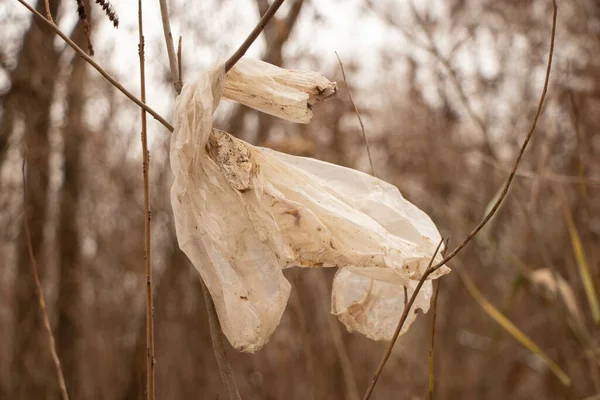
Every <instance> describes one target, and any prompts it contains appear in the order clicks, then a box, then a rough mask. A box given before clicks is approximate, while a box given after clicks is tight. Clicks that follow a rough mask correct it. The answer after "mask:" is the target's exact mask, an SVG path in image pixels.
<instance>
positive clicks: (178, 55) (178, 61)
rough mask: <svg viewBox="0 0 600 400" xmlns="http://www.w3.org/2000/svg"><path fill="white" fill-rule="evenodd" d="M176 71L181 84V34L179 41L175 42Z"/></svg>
mask: <svg viewBox="0 0 600 400" xmlns="http://www.w3.org/2000/svg"><path fill="white" fill-rule="evenodd" d="M177 71H178V72H179V81H180V82H181V84H182V85H183V72H182V71H181V36H179V43H178V44H177Z"/></svg>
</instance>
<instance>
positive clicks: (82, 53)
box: [17, 0, 173, 132]
mask: <svg viewBox="0 0 600 400" xmlns="http://www.w3.org/2000/svg"><path fill="white" fill-rule="evenodd" d="M17 1H18V2H19V3H21V4H22V5H23V6H24V7H25V8H27V9H28V10H29V11H31V12H32V13H33V14H34V15H35V16H36V17H38V18H40V19H41V20H42V21H44V22H45V23H46V25H48V26H49V27H50V28H51V29H52V30H53V31H54V32H55V33H56V34H57V35H58V36H60V37H61V38H62V40H64V41H65V42H66V43H67V44H68V45H69V46H71V47H72V48H73V50H75V52H77V54H79V55H80V56H81V58H83V59H84V60H85V61H87V62H88V63H89V64H90V65H91V66H92V67H94V69H95V70H96V71H98V72H99V73H100V75H102V76H103V77H104V78H105V79H106V80H107V81H109V82H110V83H111V84H112V85H113V86H114V87H116V88H117V89H118V90H119V91H120V92H121V93H123V94H124V95H125V96H127V97H128V98H129V99H130V100H131V101H133V102H134V103H135V104H137V105H138V106H140V107H141V108H143V109H144V110H146V111H147V112H148V114H150V115H152V116H153V117H154V118H155V119H156V120H157V121H158V122H160V123H161V124H163V125H164V127H165V128H167V129H168V130H169V131H171V132H173V125H171V124H170V123H168V122H167V121H166V120H165V119H164V118H163V117H161V116H160V114H158V113H157V112H156V111H154V110H153V109H152V108H151V107H150V106H149V105H147V104H146V103H144V102H143V101H141V100H140V99H138V98H137V97H135V96H134V95H133V94H131V92H129V91H128V90H127V89H125V87H123V85H121V84H120V83H119V82H118V81H117V80H116V79H115V78H113V77H112V76H111V75H110V74H109V73H108V72H106V71H105V70H104V69H103V68H102V67H101V66H100V65H98V63H96V61H94V59H92V58H91V57H90V56H88V55H87V54H86V52H85V51H83V50H82V49H81V48H80V47H79V46H77V44H75V42H73V41H72V40H71V39H70V38H69V37H68V36H67V35H66V34H65V33H64V32H62V31H61V30H60V29H59V28H58V26H56V24H54V23H53V22H51V21H48V20H47V19H46V18H45V17H44V16H43V15H42V14H40V13H39V12H38V11H37V10H36V9H35V8H33V7H31V6H30V5H29V4H27V2H25V0H17Z"/></svg>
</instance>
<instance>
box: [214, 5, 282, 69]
mask: <svg viewBox="0 0 600 400" xmlns="http://www.w3.org/2000/svg"><path fill="white" fill-rule="evenodd" d="M283 1H284V0H275V1H274V2H273V4H271V6H270V7H269V9H268V10H267V12H265V14H264V15H263V16H262V18H261V19H260V21H258V24H256V26H255V27H254V29H253V30H252V32H250V34H249V35H248V37H247V38H246V40H244V42H243V43H242V44H241V46H240V47H239V48H238V49H237V50H236V51H235V53H233V55H232V56H231V57H229V59H228V60H227V61H226V62H225V72H229V70H230V69H231V68H232V67H233V66H234V65H235V63H237V62H238V61H239V60H240V58H242V57H243V56H244V54H246V51H248V49H249V48H250V46H251V45H252V43H254V41H255V40H256V38H257V37H258V35H260V33H261V32H262V31H263V30H264V29H265V26H267V24H268V23H269V21H270V20H271V18H273V16H274V15H275V13H276V12H277V10H278V9H279V7H281V5H282V4H283Z"/></svg>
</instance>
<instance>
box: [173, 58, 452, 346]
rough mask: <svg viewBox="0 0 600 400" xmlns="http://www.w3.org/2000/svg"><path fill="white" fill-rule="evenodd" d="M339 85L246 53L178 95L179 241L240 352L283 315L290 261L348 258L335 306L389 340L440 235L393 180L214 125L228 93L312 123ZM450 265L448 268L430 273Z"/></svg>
mask: <svg viewBox="0 0 600 400" xmlns="http://www.w3.org/2000/svg"><path fill="white" fill-rule="evenodd" d="M249 71H250V72H249ZM261 71H263V72H261ZM336 90H337V86H336V85H335V83H333V82H329V81H328V80H327V79H326V78H324V77H323V76H322V75H320V74H317V73H312V72H302V71H294V70H284V69H281V68H278V67H274V66H272V65H270V64H267V63H264V62H262V61H257V60H252V59H246V58H243V59H242V60H240V62H238V64H236V66H234V68H233V69H232V70H231V71H230V72H229V73H228V74H227V75H226V74H225V71H224V67H223V66H221V65H220V66H217V67H214V68H212V69H210V70H208V71H206V72H204V73H203V74H202V76H201V77H200V79H198V80H197V81H195V82H192V83H189V84H187V85H185V86H184V88H183V91H182V92H181V94H180V95H179V97H178V98H177V101H176V105H175V131H174V133H173V136H172V139H171V168H172V170H173V174H174V176H175V181H174V184H173V187H172V190H171V202H172V206H173V213H174V216H175V225H176V231H177V239H178V242H179V246H180V248H181V249H182V250H183V251H184V252H185V254H186V255H187V256H188V258H189V259H190V260H191V261H192V263H193V265H194V266H195V268H196V269H197V270H198V271H199V272H200V274H201V276H202V278H203V279H204V281H205V283H206V285H207V287H208V289H209V291H210V293H211V295H212V297H213V300H214V303H215V307H216V309H217V314H218V316H219V321H220V323H221V327H222V329H223V332H224V334H225V336H226V337H227V338H228V340H229V341H230V343H231V344H232V346H233V347H234V348H236V349H237V350H240V351H246V352H255V351H257V350H259V349H260V348H261V347H262V346H264V345H265V344H266V343H267V342H268V340H269V338H270V337H271V335H272V333H273V332H274V330H275V329H276V328H277V326H278V325H279V322H280V319H281V315H282V314H283V312H284V310H285V307H286V305H287V301H288V297H289V294H290V284H289V282H288V281H287V280H286V279H285V277H284V276H283V273H282V270H283V269H284V268H290V267H311V268H318V267H338V268H340V269H339V271H338V273H337V275H336V278H335V281H334V284H333V289H332V312H333V313H334V314H336V315H338V317H339V319H340V320H341V321H342V322H343V323H344V324H345V325H346V326H347V328H348V329H349V330H351V331H358V332H360V333H363V334H365V335H366V336H368V337H370V338H372V339H375V340H383V339H385V340H388V339H390V338H391V335H392V333H393V330H394V328H395V324H396V323H397V322H398V319H399V316H400V314H401V313H402V308H403V307H404V300H403V299H404V289H403V287H407V288H408V291H409V295H410V294H411V293H412V292H411V290H412V289H413V288H414V286H416V281H417V280H418V279H419V278H420V277H421V276H422V274H423V272H424V271H425V269H426V267H427V264H428V263H429V260H430V258H431V256H432V254H433V253H434V250H435V247H436V245H437V244H438V243H439V241H440V235H439V232H438V231H437V228H436V227H435V225H434V224H433V222H432V221H431V219H430V218H429V217H428V216H427V215H426V214H425V213H424V212H422V211H421V210H419V209H418V208H417V207H416V206H414V205H412V204H411V203H409V202H408V201H407V200H405V199H404V198H403V197H402V195H401V194H400V192H399V191H398V189H397V188H395V187H394V186H392V185H390V184H388V183H386V182H384V181H381V180H380V179H377V178H374V177H372V176H370V175H367V174H364V173H362V172H359V171H356V170H352V169H349V168H344V167H340V166H337V165H333V164H329V163H326V162H323V161H318V160H314V159H311V158H304V157H296V156H291V155H288V154H284V153H279V152H276V151H273V150H269V149H265V148H260V147H255V146H252V145H250V144H248V143H246V142H244V141H242V140H239V139H237V138H235V137H233V136H231V135H230V134H228V133H226V132H224V131H221V130H218V129H214V128H213V126H212V114H213V112H214V111H215V109H216V108H217V106H218V104H219V100H220V98H221V96H223V97H227V98H230V99H233V100H236V101H240V102H245V104H248V105H250V106H252V107H255V108H257V109H259V110H261V111H264V112H268V113H270V114H273V115H277V116H279V117H282V118H285V119H288V120H292V121H296V122H308V119H310V116H311V115H312V111H311V109H312V106H313V105H314V103H315V102H317V101H322V100H325V99H327V98H329V97H330V96H332V95H333V94H335V91H336ZM439 260H441V255H438V256H437V257H436V261H439ZM448 272H449V269H448V268H447V267H445V266H444V267H442V268H440V269H438V270H437V271H436V272H435V273H434V274H432V275H431V276H430V277H429V278H428V279H435V278H438V277H440V276H441V275H443V274H446V273H448ZM430 297H431V283H430V282H426V284H425V286H424V287H423V289H422V291H421V293H420V294H419V296H418V298H417V301H416V302H415V305H414V308H415V309H416V308H420V309H422V310H423V311H427V309H428V307H429V299H430ZM414 318H415V316H414V313H411V315H410V318H409V320H408V324H407V325H406V327H405V329H404V330H406V329H408V326H409V325H410V323H411V322H412V320H414Z"/></svg>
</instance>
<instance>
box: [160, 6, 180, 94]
mask: <svg viewBox="0 0 600 400" xmlns="http://www.w3.org/2000/svg"><path fill="white" fill-rule="evenodd" d="M159 2H160V16H161V19H162V26H163V32H164V34H165V42H166V43H167V55H168V57H169V66H170V67H171V79H173V86H174V87H175V91H176V92H177V94H179V93H181V88H182V87H183V83H182V81H181V77H180V76H179V68H177V56H176V55H175V46H174V45H173V34H172V33H171V22H170V21H169V8H168V6H167V0H159Z"/></svg>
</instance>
